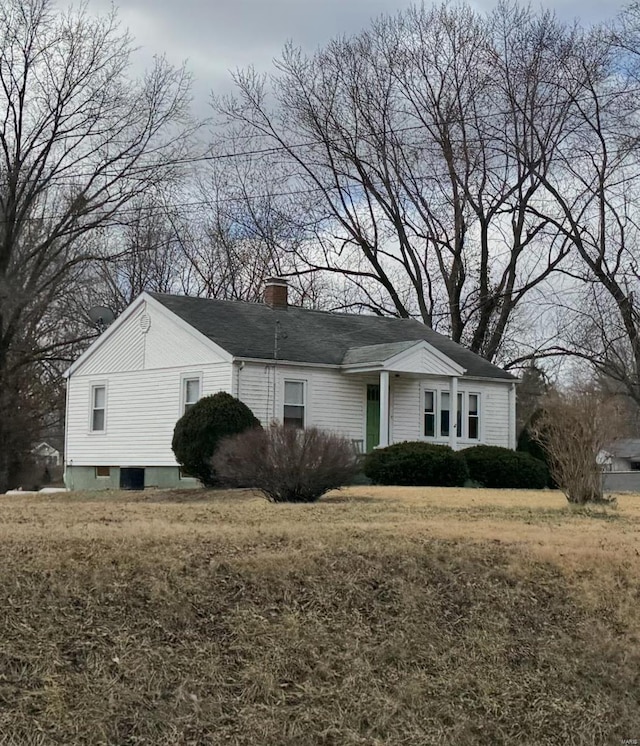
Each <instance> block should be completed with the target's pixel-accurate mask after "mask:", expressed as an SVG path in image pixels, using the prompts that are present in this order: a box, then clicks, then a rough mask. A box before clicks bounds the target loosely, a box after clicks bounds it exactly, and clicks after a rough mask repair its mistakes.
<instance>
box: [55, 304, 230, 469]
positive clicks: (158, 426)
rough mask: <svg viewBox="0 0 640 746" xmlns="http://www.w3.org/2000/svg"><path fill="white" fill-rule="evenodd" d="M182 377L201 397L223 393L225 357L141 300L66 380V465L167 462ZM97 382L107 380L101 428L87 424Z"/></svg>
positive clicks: (227, 381)
mask: <svg viewBox="0 0 640 746" xmlns="http://www.w3.org/2000/svg"><path fill="white" fill-rule="evenodd" d="M145 314H146V315H147V316H148V319H147V320H146V321H147V323H145V324H142V325H141V319H142V317H143V315H145ZM148 322H150V326H149V323H148ZM145 329H146V332H145V331H144V330H145ZM187 375H188V376H198V377H201V379H202V390H201V392H200V394H201V396H207V395H209V394H215V393H216V392H217V391H228V392H231V386H232V381H231V378H232V365H231V363H230V362H227V361H224V360H223V357H222V355H220V354H218V353H217V352H216V350H215V349H211V346H209V345H208V344H207V343H206V341H203V340H202V339H200V338H198V335H197V333H191V332H190V331H189V330H185V329H184V328H182V326H181V324H180V322H179V321H177V320H174V319H173V318H172V315H171V314H170V313H169V312H168V311H166V310H164V309H162V307H158V304H155V303H148V304H147V303H142V304H141V305H140V307H139V308H137V309H136V310H135V311H134V313H132V314H131V316H129V318H126V319H125V320H124V321H123V322H122V324H121V325H120V326H119V327H117V328H115V329H114V330H113V332H112V334H111V335H110V336H107V337H105V338H104V339H103V340H102V341H100V342H99V344H96V346H95V349H94V351H93V352H92V353H91V354H90V355H88V357H87V358H86V359H85V361H84V362H83V363H81V365H80V366H79V367H78V368H77V370H75V371H74V372H73V373H72V375H71V376H70V378H69V381H68V394H67V395H68V405H67V408H68V419H67V446H66V459H67V463H69V464H74V465H76V466H175V465H176V461H175V459H174V457H173V451H172V450H171V440H172V437H173V428H174V427H175V424H176V421H177V420H178V419H179V417H180V416H181V415H182V379H183V378H184V377H185V376H187ZM98 383H100V384H106V386H107V407H106V431H105V432H104V433H92V432H90V430H89V417H90V395H91V386H92V385H95V384H98Z"/></svg>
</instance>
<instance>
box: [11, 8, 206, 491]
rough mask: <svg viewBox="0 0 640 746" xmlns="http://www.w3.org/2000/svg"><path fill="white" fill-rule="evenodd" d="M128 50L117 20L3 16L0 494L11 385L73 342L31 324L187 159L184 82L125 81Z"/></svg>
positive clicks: (171, 72) (41, 12) (79, 14)
mask: <svg viewBox="0 0 640 746" xmlns="http://www.w3.org/2000/svg"><path fill="white" fill-rule="evenodd" d="M131 49H132V45H131V40H130V38H129V36H128V35H127V34H123V33H122V32H121V31H120V30H119V28H118V24H117V20H116V17H115V15H114V14H113V13H111V14H110V15H108V16H106V17H102V18H93V17H91V16H89V15H88V13H87V11H86V9H85V8H81V9H80V10H78V11H73V10H70V11H67V12H58V11H57V10H56V9H55V7H54V5H53V3H52V2H51V0H7V1H6V2H4V3H3V4H2V6H1V8H0V112H2V114H1V115H0V491H2V490H3V488H4V487H5V486H6V483H7V473H8V459H9V455H10V454H11V451H12V444H11V439H12V432H11V428H10V423H11V413H12V412H13V411H14V409H15V406H16V402H15V400H14V399H13V397H12V395H11V388H12V384H11V381H12V380H15V377H16V376H18V377H19V376H20V375H21V371H22V370H23V368H24V367H25V366H28V365H30V364H32V363H33V362H34V361H36V360H40V359H42V358H46V357H47V356H48V355H52V354H55V351H56V350H58V349H61V348H62V347H63V346H64V345H65V344H67V343H68V342H69V339H68V338H67V336H66V334H65V333H64V330H60V329H58V330H57V333H56V334H51V333H50V332H51V331H52V330H51V329H47V328H40V326H39V325H40V324H44V325H45V327H46V325H47V324H49V323H50V316H49V311H50V310H51V309H52V308H54V307H55V306H56V304H59V303H60V302H61V299H62V297H63V296H64V294H65V292H66V291H67V290H68V283H69V282H71V281H72V280H73V279H74V278H75V277H76V273H77V272H78V270H79V268H80V267H81V266H82V265H83V264H84V263H86V262H87V261H89V260H91V259H93V258H95V256H94V255H93V253H92V248H93V246H94V245H95V244H94V243H92V242H91V241H89V240H85V239H87V238H88V236H90V235H91V234H92V233H93V232H94V231H95V230H96V229H98V228H100V227H101V226H105V225H109V224H110V223H111V222H113V220H114V217H115V216H116V214H117V213H118V211H120V210H122V208H123V207H124V206H125V205H127V204H128V203H129V202H130V201H131V200H132V199H133V198H134V197H136V196H137V195H140V194H142V193H143V192H145V191H146V190H148V189H150V188H152V187H153V186H154V185H156V184H158V183H161V182H166V181H167V180H168V179H171V178H172V177H173V176H175V174H176V173H177V168H178V166H177V164H178V163H179V161H180V160H181V159H182V158H184V156H185V155H186V154H187V143H188V135H189V133H190V131H191V129H192V125H191V123H190V121H189V120H188V103H189V102H188V95H189V76H188V75H187V74H186V73H185V71H184V70H182V69H179V70H176V69H173V68H171V67H170V66H169V65H168V64H167V63H166V62H165V61H164V60H158V61H157V62H156V64H155V67H154V68H153V69H152V70H151V71H150V72H149V73H147V75H146V76H145V77H144V79H142V80H138V81H136V80H132V79H130V78H129V77H128V72H129V60H130V54H131ZM99 258H103V257H99Z"/></svg>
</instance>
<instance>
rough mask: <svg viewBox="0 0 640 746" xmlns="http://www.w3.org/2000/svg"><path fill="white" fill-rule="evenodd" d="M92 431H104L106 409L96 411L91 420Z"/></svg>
mask: <svg viewBox="0 0 640 746" xmlns="http://www.w3.org/2000/svg"><path fill="white" fill-rule="evenodd" d="M91 429H92V430H104V409H94V410H93V416H92V418H91Z"/></svg>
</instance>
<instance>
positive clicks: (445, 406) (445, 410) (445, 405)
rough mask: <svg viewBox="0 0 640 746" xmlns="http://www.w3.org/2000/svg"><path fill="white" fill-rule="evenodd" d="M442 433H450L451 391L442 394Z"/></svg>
mask: <svg viewBox="0 0 640 746" xmlns="http://www.w3.org/2000/svg"><path fill="white" fill-rule="evenodd" d="M440 435H449V392H448V391H443V392H442V393H441V394H440Z"/></svg>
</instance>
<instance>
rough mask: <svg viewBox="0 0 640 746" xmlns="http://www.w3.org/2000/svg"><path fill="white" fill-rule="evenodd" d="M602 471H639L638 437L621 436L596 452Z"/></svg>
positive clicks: (639, 439) (639, 448)
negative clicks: (621, 437)
mask: <svg viewBox="0 0 640 746" xmlns="http://www.w3.org/2000/svg"><path fill="white" fill-rule="evenodd" d="M598 462H599V463H600V464H602V468H603V471H614V472H618V471H640V438H623V439H621V440H617V441H616V442H615V443H611V444H609V445H608V446H606V447H605V448H603V449H602V451H601V452H600V453H599V454H598Z"/></svg>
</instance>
